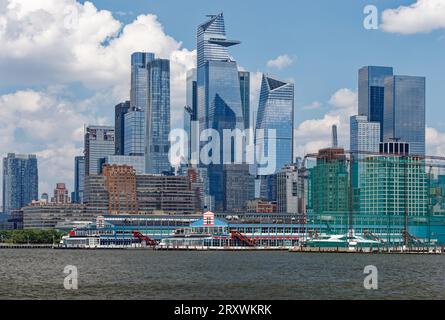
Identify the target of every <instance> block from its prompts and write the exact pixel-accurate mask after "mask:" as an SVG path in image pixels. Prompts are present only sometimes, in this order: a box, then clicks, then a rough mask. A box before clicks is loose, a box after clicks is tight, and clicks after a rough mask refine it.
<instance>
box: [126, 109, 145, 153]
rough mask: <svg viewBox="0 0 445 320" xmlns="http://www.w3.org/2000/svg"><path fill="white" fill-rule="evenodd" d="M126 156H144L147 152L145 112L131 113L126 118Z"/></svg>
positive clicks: (135, 111) (136, 111)
mask: <svg viewBox="0 0 445 320" xmlns="http://www.w3.org/2000/svg"><path fill="white" fill-rule="evenodd" d="M124 123H125V134H124V155H126V156H143V155H144V152H145V151H144V150H145V112H144V111H138V110H134V111H130V112H127V113H126V114H125V116H124Z"/></svg>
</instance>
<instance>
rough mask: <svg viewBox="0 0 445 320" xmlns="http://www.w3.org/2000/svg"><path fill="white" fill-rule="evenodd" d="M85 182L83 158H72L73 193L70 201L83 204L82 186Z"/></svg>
mask: <svg viewBox="0 0 445 320" xmlns="http://www.w3.org/2000/svg"><path fill="white" fill-rule="evenodd" d="M84 181H85V157H84V156H77V157H75V158H74V192H73V199H72V201H73V202H75V203H83V190H84V188H83V186H84Z"/></svg>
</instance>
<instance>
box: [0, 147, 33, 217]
mask: <svg viewBox="0 0 445 320" xmlns="http://www.w3.org/2000/svg"><path fill="white" fill-rule="evenodd" d="M38 198H39V174H38V168H37V157H36V156H35V155H28V154H15V153H8V155H7V157H5V158H3V212H4V213H6V214H9V213H10V212H11V211H13V210H20V209H21V208H22V207H24V206H26V205H28V204H30V203H31V202H32V201H33V200H38Z"/></svg>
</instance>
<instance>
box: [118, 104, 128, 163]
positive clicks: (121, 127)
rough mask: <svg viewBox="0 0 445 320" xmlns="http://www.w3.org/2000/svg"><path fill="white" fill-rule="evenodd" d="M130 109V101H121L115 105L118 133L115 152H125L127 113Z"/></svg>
mask: <svg viewBox="0 0 445 320" xmlns="http://www.w3.org/2000/svg"><path fill="white" fill-rule="evenodd" d="M129 110H130V101H126V102H122V103H119V104H118V105H116V106H115V107H114V130H115V133H116V143H115V154H117V155H124V154H125V150H124V149H125V147H124V144H125V142H124V141H125V114H126V113H127V112H128V111H129Z"/></svg>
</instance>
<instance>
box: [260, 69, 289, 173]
mask: <svg viewBox="0 0 445 320" xmlns="http://www.w3.org/2000/svg"><path fill="white" fill-rule="evenodd" d="M293 123H294V85H293V84H292V83H289V82H284V81H280V80H277V79H274V78H272V77H269V76H266V75H264V74H263V80H262V83H261V92H260V101H259V105H258V116H257V122H256V129H255V130H256V142H255V143H256V146H257V148H259V149H258V150H260V151H261V154H263V155H265V156H268V158H269V163H270V162H271V161H272V163H275V170H274V173H275V172H277V171H279V170H280V169H282V168H283V167H284V166H285V165H288V164H291V163H292V160H293V159H292V158H293V141H294V139H293V127H294V125H293ZM260 129H263V130H264V131H263V132H264V134H263V135H262V136H261V135H259V132H260V131H259V130H260ZM271 130H274V131H275V138H273V137H272V136H271V135H270V133H271ZM270 143H274V144H275V146H276V152H272V150H271V151H269V148H270V146H269V144H270ZM258 167H259V168H261V167H262V165H258Z"/></svg>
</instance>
